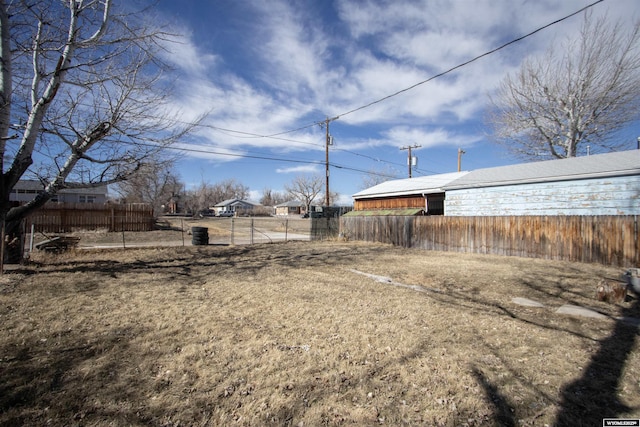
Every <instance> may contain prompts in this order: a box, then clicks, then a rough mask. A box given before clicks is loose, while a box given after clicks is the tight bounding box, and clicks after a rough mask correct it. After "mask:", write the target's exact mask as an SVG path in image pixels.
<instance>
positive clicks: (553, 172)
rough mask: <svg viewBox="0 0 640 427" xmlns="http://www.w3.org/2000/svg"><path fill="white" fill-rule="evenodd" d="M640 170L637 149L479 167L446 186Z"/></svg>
mask: <svg viewBox="0 0 640 427" xmlns="http://www.w3.org/2000/svg"><path fill="white" fill-rule="evenodd" d="M639 174H640V150H630V151H619V152H615V153H606V154H595V155H592V156H583V157H572V158H568V159H559V160H547V161H544V162H533V163H521V164H517V165H510V166H500V167H495V168H486V169H478V170H475V171H472V172H469V173H468V174H466V175H464V176H462V177H460V178H459V179H457V180H455V181H453V182H450V183H448V184H447V185H446V186H445V190H454V189H463V188H481V187H496V186H501V185H513V184H525V183H535V182H553V181H568V180H576V179H587V178H600V177H613V176H627V175H639Z"/></svg>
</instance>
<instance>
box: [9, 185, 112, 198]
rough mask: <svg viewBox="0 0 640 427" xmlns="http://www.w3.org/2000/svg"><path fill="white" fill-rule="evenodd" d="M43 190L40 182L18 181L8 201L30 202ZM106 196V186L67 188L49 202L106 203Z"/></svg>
mask: <svg viewBox="0 0 640 427" xmlns="http://www.w3.org/2000/svg"><path fill="white" fill-rule="evenodd" d="M43 190H44V186H43V185H42V183H41V182H40V181H36V180H20V181H18V183H17V184H16V185H15V187H13V189H12V190H11V193H10V194H9V200H10V201H12V202H19V203H26V202H30V201H31V200H33V199H34V198H35V197H36V195H38V194H39V193H42V191H43ZM107 196H108V190H107V186H106V185H105V186H101V187H95V188H73V189H71V188H67V189H62V190H60V191H58V193H57V194H56V195H54V196H53V197H52V198H51V200H50V201H51V202H60V203H106V201H107Z"/></svg>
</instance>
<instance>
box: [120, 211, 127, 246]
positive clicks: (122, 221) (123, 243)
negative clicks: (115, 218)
mask: <svg viewBox="0 0 640 427" xmlns="http://www.w3.org/2000/svg"><path fill="white" fill-rule="evenodd" d="M120 224H122V248H123V249H126V247H127V244H126V243H125V240H124V219H123V217H120Z"/></svg>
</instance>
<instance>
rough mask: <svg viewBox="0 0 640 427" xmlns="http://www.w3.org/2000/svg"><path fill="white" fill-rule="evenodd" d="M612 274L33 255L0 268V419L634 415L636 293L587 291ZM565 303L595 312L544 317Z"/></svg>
mask: <svg viewBox="0 0 640 427" xmlns="http://www.w3.org/2000/svg"><path fill="white" fill-rule="evenodd" d="M351 270H357V271H361V272H365V273H370V274H377V275H384V276H388V277H391V278H392V279H393V281H394V282H400V283H403V284H407V285H415V286H417V287H414V288H407V287H402V286H395V285H393V284H391V283H381V282H377V281H375V280H373V279H371V278H369V277H366V276H363V275H360V274H357V273H354V272H353V271H351ZM619 274H620V271H619V270H614V269H609V268H605V267H602V266H597V265H585V264H571V263H564V262H550V261H540V260H531V259H520V258H506V257H493V256H477V255H463V254H452V253H439V252H422V251H412V250H403V249H400V248H393V247H389V246H383V245H371V244H358V243H339V242H297V243H291V242H290V243H286V244H273V245H257V246H252V247H230V248H221V247H185V248H165V249H130V250H126V251H122V250H117V251H101V252H99V251H78V252H75V253H69V254H64V255H61V256H57V257H54V256H43V255H40V259H36V260H34V262H33V264H31V265H29V266H26V267H20V268H19V269H18V270H15V271H13V272H9V273H7V274H5V275H4V276H2V277H0V321H1V323H0V328H1V335H0V423H1V424H2V425H7V426H9V425H11V426H15V425H52V426H71V425H78V426H80V425H82V426H107V425H116V426H120V425H140V426H142V425H151V426H191V425H195V426H218V425H231V426H234V425H237V426H245V425H247V426H256V425H292V426H303V425H304V426H318V425H330V426H331V425H374V424H375V425H378V424H384V425H442V426H460V425H468V426H479V425H482V426H484V425H507V426H509V425H513V426H515V425H536V426H538V425H545V424H548V425H574V426H580V425H585V426H586V425H590V426H593V425H601V423H602V421H601V418H602V417H605V416H630V417H634V418H640V380H639V379H640V352H639V351H638V347H639V345H638V342H637V341H638V340H637V336H638V329H637V327H634V326H631V325H629V324H627V323H624V322H621V321H617V320H616V319H615V318H616V317H618V316H633V317H640V308H639V307H638V301H637V300H635V299H631V300H629V301H627V302H623V303H620V304H617V305H612V304H606V303H602V302H598V301H596V300H595V299H594V292H595V287H596V284H597V283H598V281H599V279H600V278H602V277H615V276H618V275H619ZM513 297H527V298H531V299H535V300H537V301H539V302H541V303H543V304H545V307H544V308H528V307H522V306H518V305H515V304H513V303H512V302H511V299H512V298H513ZM567 303H569V304H574V305H582V306H587V307H591V308H594V309H596V310H598V311H600V312H601V313H604V314H607V315H608V316H610V318H609V319H608V320H594V319H588V318H580V317H570V316H565V315H559V314H556V313H554V310H555V309H556V308H557V307H559V306H560V305H563V304H567Z"/></svg>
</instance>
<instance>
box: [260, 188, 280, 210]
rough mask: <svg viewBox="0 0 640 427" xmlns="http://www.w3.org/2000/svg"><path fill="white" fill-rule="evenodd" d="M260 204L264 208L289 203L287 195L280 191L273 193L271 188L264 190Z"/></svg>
mask: <svg viewBox="0 0 640 427" xmlns="http://www.w3.org/2000/svg"><path fill="white" fill-rule="evenodd" d="M259 201H260V204H261V205H263V206H276V205H279V204H280V203H284V202H286V201H287V195H286V194H284V193H280V192H278V191H273V190H272V189H270V188H264V189H262V197H260V200H259Z"/></svg>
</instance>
